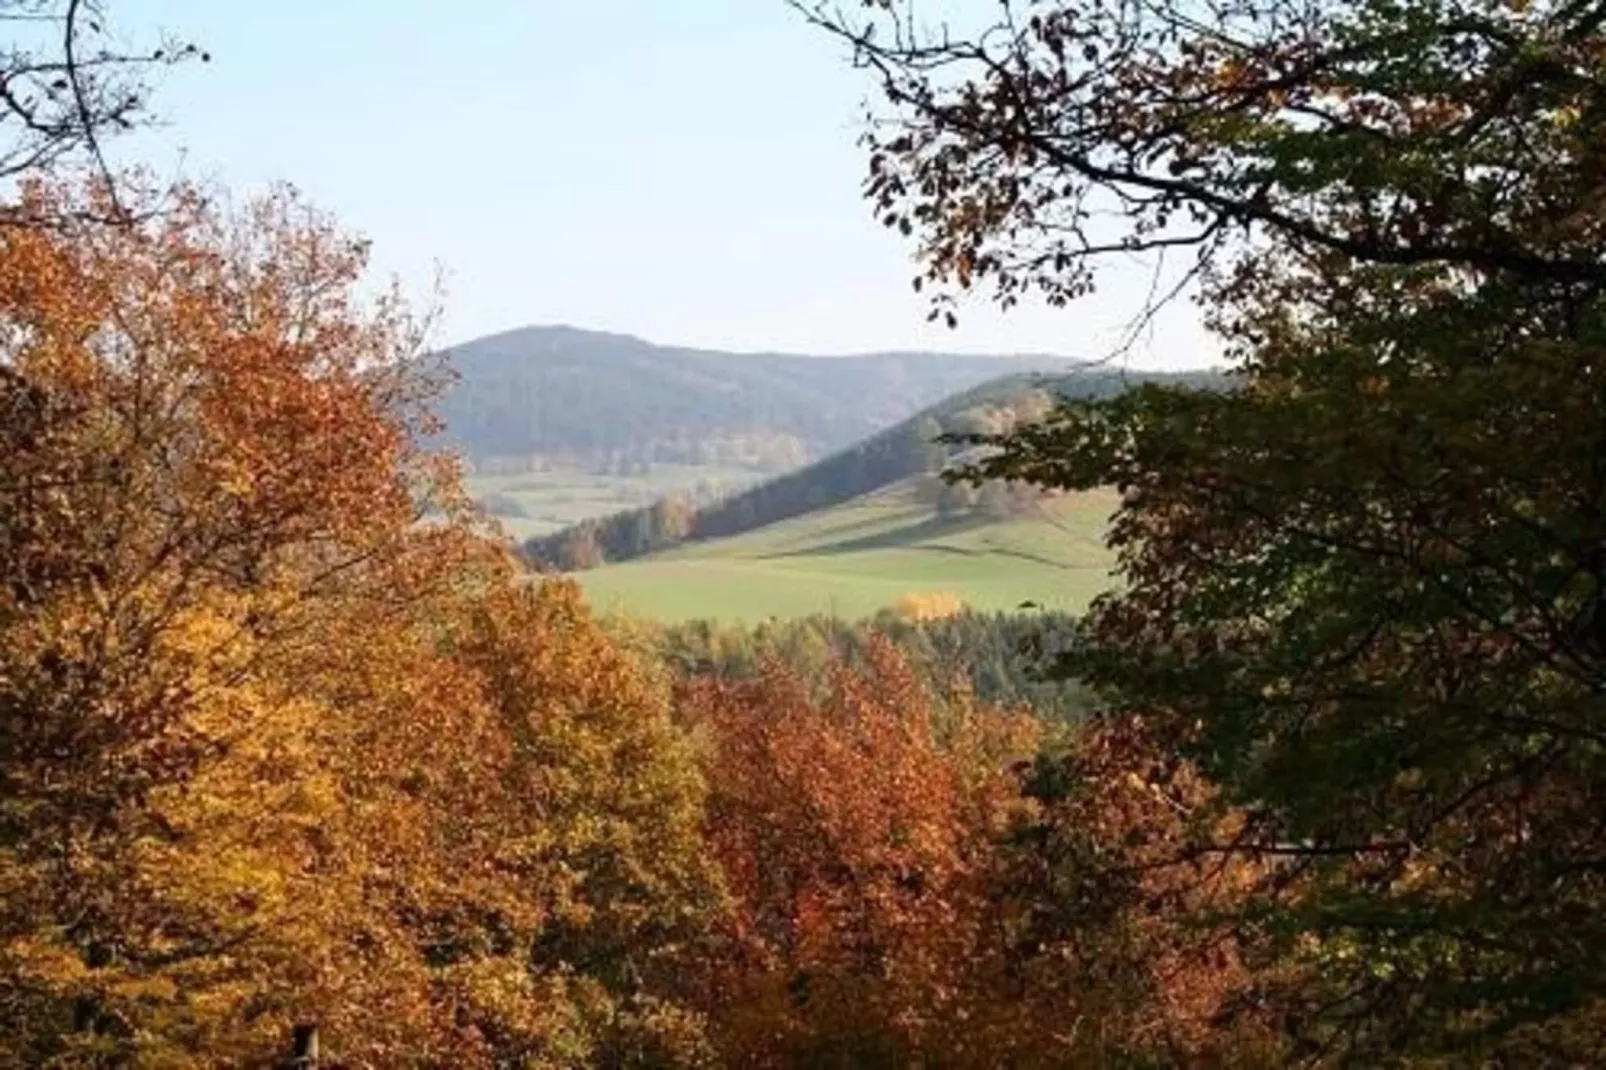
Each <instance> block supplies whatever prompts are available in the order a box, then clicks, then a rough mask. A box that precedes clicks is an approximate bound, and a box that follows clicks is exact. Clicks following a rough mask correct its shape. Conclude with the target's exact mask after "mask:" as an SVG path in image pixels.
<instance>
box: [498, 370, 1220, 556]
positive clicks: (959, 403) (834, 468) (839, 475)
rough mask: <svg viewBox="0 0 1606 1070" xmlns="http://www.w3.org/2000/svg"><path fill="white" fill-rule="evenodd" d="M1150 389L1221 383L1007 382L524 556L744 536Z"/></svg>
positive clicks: (1015, 493) (943, 503)
mask: <svg viewBox="0 0 1606 1070" xmlns="http://www.w3.org/2000/svg"><path fill="white" fill-rule="evenodd" d="M1142 382H1165V383H1172V384H1175V385H1180V386H1198V387H1213V386H1218V385H1219V384H1221V383H1222V382H1223V380H1222V378H1221V377H1220V376H1219V375H1217V374H1215V373H1210V372H1188V373H1179V374H1175V375H1167V374H1155V373H1124V372H1120V371H1118V370H1112V369H1106V368H1099V369H1086V370H1080V371H1075V372H1070V373H1066V374H1061V375H1055V376H1031V375H1014V376H1005V377H1003V378H999V379H994V380H992V381H989V382H987V383H983V384H981V385H979V386H976V387H972V388H971V389H969V390H965V391H963V392H961V393H958V394H956V395H954V396H952V397H949V398H947V399H945V400H943V401H942V402H940V403H939V404H937V405H934V406H932V407H930V408H928V409H926V410H925V411H923V412H921V413H919V414H917V415H915V416H913V417H911V418H909V419H907V420H905V421H903V422H902V423H899V424H897V425H895V426H893V427H890V428H887V429H886V430H883V431H881V432H879V433H877V434H875V435H872V436H870V437H869V438H867V439H865V440H864V441H862V442H859V443H858V444H856V445H854V446H851V447H849V448H848V449H845V450H841V451H839V452H837V453H835V454H833V455H831V456H830V457H827V458H825V459H824V460H821V461H817V462H815V463H814V464H811V465H809V466H807V467H805V468H802V469H799V470H798V471H796V472H791V473H788V474H786V475H783V476H780V477H777V478H775V479H772V480H769V481H767V482H765V483H761V484H759V485H758V486H756V487H753V488H751V489H748V490H745V491H741V492H739V493H737V494H735V495H732V496H730V497H727V498H725V499H723V500H720V501H717V502H714V503H712V504H709V505H704V506H701V507H694V506H693V505H692V503H690V502H687V501H685V500H684V499H680V498H675V497H670V498H665V499H663V500H661V501H658V502H655V503H654V504H652V505H650V506H646V507H644V508H640V509H631V510H627V511H624V512H620V513H616V514H614V515H612V516H607V517H603V518H600V519H594V520H586V521H583V522H581V523H579V524H576V525H574V526H573V527H570V528H567V529H565V530H563V531H559V532H555V533H553V534H551V535H548V536H545V537H542V538H536V539H531V540H529V541H528V542H527V543H526V544H525V552H526V554H527V555H528V556H529V557H530V558H531V559H532V560H535V561H537V562H539V563H541V564H544V565H546V566H548V567H553V568H558V569H562V570H565V571H570V570H575V569H586V568H594V567H596V566H598V565H601V564H604V563H607V562H615V561H626V560H630V559H631V558H635V557H641V556H643V555H645V554H649V553H653V552H655V551H658V550H663V549H667V548H669V547H671V546H674V545H677V544H679V543H681V542H685V541H688V540H694V539H712V538H720V537H724V536H729V535H739V534H741V533H743V532H746V531H752V530H753V529H755V528H760V527H764V526H765V525H768V524H773V523H776V522H778V521H781V520H787V519H790V518H792V517H796V516H801V515H803V514H805V513H809V512H813V511H815V510H818V509H827V508H830V507H831V506H834V505H837V504H840V503H842V502H845V501H848V500H849V499H852V498H856V497H859V496H860V495H862V494H868V493H870V492H872V491H876V490H879V489H881V488H883V487H886V486H889V485H891V484H893V483H896V482H899V481H900V480H905V479H909V478H911V477H919V476H928V475H934V474H935V473H937V472H939V471H940V470H941V469H942V468H943V466H944V465H945V464H947V463H948V462H949V460H950V459H951V458H953V457H954V456H955V455H956V454H957V453H958V452H959V451H961V450H962V449H963V448H964V447H962V446H959V445H954V444H945V443H943V442H940V441H938V439H939V438H940V437H941V436H943V435H950V434H951V435H964V434H998V433H1002V432H1006V431H1009V430H1012V429H1014V428H1015V427H1017V426H1020V425H1022V424H1027V423H1030V422H1032V421H1035V420H1038V419H1041V418H1042V417H1043V416H1044V415H1046V414H1047V413H1048V412H1050V411H1051V409H1052V408H1053V405H1054V402H1055V400H1056V399H1058V398H1089V399H1092V398H1104V397H1110V396H1113V395H1115V394H1118V393H1120V392H1121V391H1123V390H1125V389H1127V387H1129V386H1131V385H1133V384H1136V383H1142ZM928 492H929V494H930V495H931V497H932V499H933V503H934V504H935V505H937V506H938V507H939V508H940V510H941V511H942V512H943V513H945V514H948V515H961V514H967V513H971V512H975V511H980V512H981V513H983V514H985V515H989V516H993V517H995V518H1002V517H1004V516H1007V515H1009V514H1011V513H1012V512H1014V511H1016V510H1017V508H1018V507H1019V506H1020V505H1021V504H1024V503H1023V502H1022V501H1020V500H1019V498H1020V494H1021V490H1020V488H1010V487H1007V486H1005V485H1004V484H1002V483H999V484H995V485H991V486H987V487H983V488H980V489H979V490H977V489H975V488H971V487H966V486H955V487H947V486H943V485H942V484H941V483H940V482H938V481H936V480H935V479H933V480H932V481H931V483H930V484H929V487H928Z"/></svg>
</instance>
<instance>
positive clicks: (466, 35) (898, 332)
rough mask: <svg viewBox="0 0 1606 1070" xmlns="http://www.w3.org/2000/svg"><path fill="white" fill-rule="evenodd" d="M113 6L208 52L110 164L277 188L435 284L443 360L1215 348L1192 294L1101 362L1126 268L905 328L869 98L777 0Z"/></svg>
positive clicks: (897, 257) (906, 307)
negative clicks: (482, 344) (873, 201)
mask: <svg viewBox="0 0 1606 1070" xmlns="http://www.w3.org/2000/svg"><path fill="white" fill-rule="evenodd" d="M948 2H952V3H963V2H964V0H948ZM973 2H974V3H975V4H987V3H989V2H990V0H973ZM111 10H112V13H113V14H114V16H115V19H116V23H117V27H118V32H119V33H121V34H122V35H123V36H125V37H127V38H129V39H131V40H134V41H140V42H145V41H149V40H150V39H151V38H152V37H153V36H154V35H155V33H156V32H157V31H166V32H170V33H172V34H174V35H176V36H178V37H180V38H182V39H184V40H188V41H193V42H195V43H196V44H197V45H199V46H200V47H202V48H204V49H206V50H207V51H208V52H209V53H210V54H211V57H212V58H211V62H210V63H207V64H204V65H202V64H189V65H186V66H183V67H180V68H177V69H174V70H172V71H170V72H168V73H166V74H164V75H163V76H162V77H161V79H160V81H159V83H158V85H157V89H156V94H155V98H154V103H155V109H156V111H157V113H158V115H159V117H160V119H161V123H160V125H159V126H158V127H156V128H154V129H152V130H149V131H145V132H142V133H140V134H137V135H135V136H133V138H132V139H130V140H127V141H125V142H124V143H123V144H122V145H120V146H119V148H118V156H119V157H120V158H123V159H128V158H131V157H132V158H137V159H139V160H141V161H143V162H145V163H147V164H149V165H151V166H153V167H155V168H156V169H157V170H158V172H160V173H164V174H174V175H180V176H183V177H188V178H191V179H196V180H202V181H208V182H216V183H220V184H222V185H224V186H226V187H228V188H229V189H231V190H232V191H235V192H236V193H249V192H251V191H255V190H261V189H263V188H265V187H267V186H268V185H270V184H272V183H275V182H290V183H293V184H294V185H296V186H297V187H299V188H300V189H301V190H302V191H303V192H304V193H305V194H307V196H308V197H309V198H310V199H311V200H312V201H313V202H314V203H315V204H317V205H318V206H320V207H322V208H325V209H327V210H329V211H331V212H332V213H334V215H335V216H336V217H337V218H338V219H339V220H340V221H341V222H342V223H343V224H344V225H346V226H347V227H349V228H351V229H353V230H356V231H358V232H360V233H361V234H363V235H364V236H366V237H367V238H369V239H370V240H371V241H372V242H373V247H374V266H375V269H376V271H378V272H379V273H381V274H382V275H394V276H396V277H398V278H400V280H401V281H402V284H403V286H404V288H405V289H407V290H408V291H409V292H411V293H413V294H417V295H419V296H420V297H426V296H427V295H428V293H429V290H430V283H431V280H432V279H433V278H434V277H435V273H436V270H437V268H439V269H440V270H442V271H443V272H444V279H445V300H444V304H443V318H442V321H441V324H440V327H439V329H438V332H437V342H438V343H439V344H443V345H445V344H451V343H454V342H458V341H463V340H467V339H469V338H472V337H477V336H479V335H483V334H489V333H493V332H496V331H501V330H508V329H512V328H515V327H520V326H525V325H530V324H568V325H572V326H577V327H584V328H591V329H597V330H607V331H616V332H620V333H627V334H634V335H638V336H640V337H643V338H646V339H648V340H650V341H654V342H659V343H664V344H673V345H686V346H698V347H708V348H719V349H733V350H743V351H789V352H805V353H820V354H838V353H849V352H868V351H876V350H887V349H915V348H927V349H930V348H940V349H947V350H954V351H963V352H977V353H1054V354H1060V355H1065V356H1072V357H1082V358H1086V359H1119V360H1120V361H1122V362H1123V363H1126V364H1129V365H1131V366H1134V367H1149V368H1162V367H1172V368H1175V367H1196V366H1200V365H1202V364H1206V363H1209V362H1210V361H1211V360H1212V358H1213V356H1214V351H1213V349H1212V348H1211V345H1210V342H1209V339H1208V338H1207V337H1206V336H1205V335H1204V333H1203V331H1202V330H1201V329H1200V327H1199V325H1198V314H1197V312H1196V310H1195V309H1193V308H1192V307H1191V306H1190V305H1188V304H1186V303H1182V304H1178V305H1175V306H1174V307H1172V308H1170V309H1168V310H1167V312H1166V313H1165V314H1164V315H1163V316H1162V317H1161V318H1160V320H1159V321H1158V322H1157V323H1156V324H1155V325H1154V326H1153V327H1152V328H1151V329H1150V330H1149V331H1148V332H1146V333H1145V334H1144V335H1143V336H1142V337H1140V338H1139V339H1138V341H1137V342H1136V343H1135V344H1134V345H1132V346H1131V347H1130V348H1129V349H1127V350H1126V351H1124V353H1123V354H1121V355H1119V356H1117V350H1118V349H1119V348H1120V343H1121V342H1122V341H1123V339H1125V338H1126V337H1127V335H1128V328H1129V326H1130V324H1131V322H1132V318H1133V316H1134V314H1135V313H1136V312H1137V310H1138V309H1139V308H1140V307H1141V305H1142V301H1143V299H1144V297H1145V295H1146V294H1147V293H1148V290H1149V287H1150V282H1151V272H1150V269H1149V268H1148V267H1147V266H1145V265H1142V264H1137V263H1134V264H1131V265H1123V266H1122V267H1120V268H1119V269H1117V271H1116V272H1115V273H1114V274H1113V275H1112V277H1111V278H1110V279H1109V280H1108V281H1107V282H1106V284H1105V286H1104V289H1103V290H1102V291H1101V293H1099V294H1098V295H1097V296H1095V297H1094V298H1092V299H1090V300H1088V301H1084V302H1081V303H1080V304H1078V305H1074V306H1072V307H1071V308H1070V309H1068V310H1053V309H1048V308H1043V307H1023V308H1018V309H1016V310H1013V311H1011V312H1008V313H1000V312H998V311H997V310H995V309H993V308H992V307H991V306H989V305H988V304H986V303H985V302H981V301H977V302H975V303H972V304H971V305H969V306H967V307H966V308H965V310H964V313H963V316H962V319H961V324H960V327H959V329H958V330H955V331H950V330H948V329H946V328H944V327H941V326H938V325H933V324H928V323H926V322H925V311H926V309H927V307H928V306H927V305H926V303H925V299H924V298H922V297H920V296H918V295H916V294H915V293H914V292H913V290H912V288H911V286H910V280H911V278H912V277H913V275H914V274H915V273H916V265H915V263H914V260H913V253H914V249H913V245H912V243H911V242H909V241H908V240H907V239H903V238H901V237H899V236H898V235H897V234H895V233H894V232H891V231H888V230H885V229H883V228H882V227H880V226H879V225H878V224H877V223H876V222H875V220H874V219H873V217H872V214H871V212H870V210H869V207H868V205H867V204H866V203H865V202H864V201H863V199H862V197H861V196H860V186H861V181H862V178H863V175H864V171H865V159H864V154H863V150H862V149H861V148H860V147H859V146H858V145H857V143H856V141H857V137H858V134H859V132H860V129H861V126H860V123H861V116H862V114H863V104H864V102H865V101H866V100H867V99H868V98H869V94H870V92H871V90H872V88H873V87H872V86H870V85H869V83H868V82H867V81H866V80H865V79H864V76H863V75H862V74H860V73H859V72H857V71H855V70H853V68H852V66H851V64H850V63H849V61H848V56H847V54H846V52H845V50H844V49H843V48H842V46H841V45H840V44H839V43H837V42H835V41H833V40H831V39H830V38H829V37H827V36H825V35H824V34H822V33H821V32H819V31H818V30H815V29H813V28H811V27H809V26H808V25H806V24H805V23H804V22H803V20H802V19H801V17H800V16H799V15H798V14H797V13H796V12H794V11H793V10H791V9H790V8H789V7H788V6H787V5H786V3H785V2H784V0H568V2H558V0H476V2H474V3H467V2H458V3H451V2H447V0H271V2H248V0H116V2H115V3H113V4H112V5H111Z"/></svg>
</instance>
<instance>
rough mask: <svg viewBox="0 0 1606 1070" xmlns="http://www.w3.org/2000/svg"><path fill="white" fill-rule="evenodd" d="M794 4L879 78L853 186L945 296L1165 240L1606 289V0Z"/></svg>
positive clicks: (1081, 271)
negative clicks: (942, 14)
mask: <svg viewBox="0 0 1606 1070" xmlns="http://www.w3.org/2000/svg"><path fill="white" fill-rule="evenodd" d="M794 5H795V6H798V7H802V8H804V9H805V10H806V11H807V13H808V15H809V17H810V19H811V20H812V21H813V22H814V23H815V24H816V25H818V26H821V27H824V28H825V29H827V30H828V31H830V32H831V33H833V34H834V35H836V36H837V37H838V38H839V39H840V40H842V41H843V42H845V43H846V44H847V45H849V46H850V47H851V49H852V51H853V55H854V57H855V58H856V60H857V61H858V63H859V64H860V65H861V66H863V67H864V68H866V69H867V70H869V71H870V72H871V73H872V74H873V76H874V77H875V79H876V80H877V82H878V83H879V88H880V93H881V98H882V101H881V105H880V106H879V107H878V108H876V109H874V110H873V111H872V123H871V125H870V127H869V133H868V134H867V135H866V141H867V144H868V147H869V161H870V172H869V178H868V183H867V187H866V189H867V192H868V194H869V197H870V199H871V200H872V202H873V203H874V205H875V207H876V211H877V212H878V213H879V214H880V215H881V216H882V218H883V220H884V222H886V223H887V224H888V225H890V226H894V227H897V228H899V229H901V230H902V231H903V232H904V233H905V234H910V233H913V234H916V235H918V240H919V242H920V248H921V253H922V256H923V259H924V263H925V272H924V278H925V280H926V281H928V282H931V283H935V284H937V285H938V287H939V294H938V299H939V301H941V300H944V299H946V298H948V297H951V295H952V293H953V292H954V291H956V290H968V289H972V288H975V287H987V288H989V289H990V290H991V292H992V293H993V294H994V296H996V297H997V298H998V299H999V300H1001V301H1002V302H1004V303H1005V304H1013V303H1014V302H1016V301H1018V300H1019V299H1020V298H1021V297H1022V296H1024V295H1025V294H1027V293H1034V292H1035V293H1040V294H1042V295H1044V296H1046V298H1047V299H1048V300H1049V301H1050V302H1052V303H1056V304H1060V303H1063V302H1065V301H1067V300H1069V299H1071V298H1074V297H1077V296H1079V295H1081V294H1084V293H1087V292H1089V290H1090V289H1091V288H1092V287H1093V285H1094V283H1095V280H1096V268H1097V264H1098V262H1099V261H1100V260H1101V259H1103V258H1105V257H1108V256H1110V255H1111V254H1127V253H1141V252H1145V251H1156V250H1165V249H1179V250H1187V251H1192V252H1193V253H1194V254H1195V255H1196V256H1197V258H1198V260H1199V262H1200V263H1201V264H1202V265H1205V266H1209V267H1215V268H1222V267H1225V266H1227V265H1230V264H1236V265H1238V266H1239V267H1241V268H1243V269H1245V270H1253V265H1254V259H1253V258H1254V256H1255V255H1256V254H1257V253H1258V252H1261V251H1264V250H1267V249H1275V250H1277V251H1278V252H1279V253H1283V254H1288V255H1296V256H1299V257H1302V258H1313V257H1320V256H1323V255H1335V254H1336V255H1342V256H1346V257H1352V258H1355V259H1357V260H1363V261H1367V262H1371V263H1379V264H1397V265H1412V264H1443V265H1446V266H1449V267H1452V268H1455V269H1457V270H1458V271H1465V272H1468V273H1472V274H1475V275H1479V276H1487V275H1490V274H1497V273H1498V274H1503V275H1509V276H1511V277H1513V278H1518V279H1523V280H1528V281H1532V282H1545V283H1560V284H1567V283H1576V284H1580V285H1600V284H1601V283H1603V282H1606V266H1603V265H1602V263H1601V260H1600V256H1599V249H1600V247H1601V244H1602V240H1603V238H1606V233H1603V230H1602V227H1603V224H1602V222H1601V213H1600V208H1601V205H1602V203H1603V200H1606V147H1603V146H1606V125H1603V124H1606V77H1603V74H1602V67H1601V58H1600V54H1599V42H1600V32H1601V27H1602V23H1603V22H1606V9H1603V8H1602V6H1601V5H1600V4H1598V3H1591V2H1587V0H1570V2H1553V3H1529V2H1526V0H1508V2H1485V0H1438V2H1434V3H1402V2H1398V0H1366V2H1362V3H1355V4H1351V3H1337V2H1318V3H1311V4H1304V3H1299V4H1296V3H1291V2H1285V0H1224V2H1218V3H1210V4H1195V3H1188V2H1179V0H1157V2H1127V0H1052V2H1046V0H1004V2H1003V3H1001V4H994V5H987V7H988V8H990V9H991V11H992V12H993V14H991V15H984V14H981V12H980V10H978V11H977V12H976V17H977V18H978V19H980V20H981V21H980V22H978V23H977V24H976V25H974V26H971V25H966V26H964V27H962V30H955V29H952V28H951V27H950V26H949V25H947V24H937V25H929V24H928V23H927V22H926V21H925V20H923V19H922V17H921V12H922V7H921V5H919V4H917V3H913V2H910V0H865V2H864V3H863V4H861V5H859V6H857V7H850V8H842V7H833V6H828V5H824V4H818V5H817V4H813V3H803V2H801V0H794ZM978 7H980V6H978Z"/></svg>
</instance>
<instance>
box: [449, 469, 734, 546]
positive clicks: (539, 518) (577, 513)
mask: <svg viewBox="0 0 1606 1070" xmlns="http://www.w3.org/2000/svg"><path fill="white" fill-rule="evenodd" d="M763 478H766V474H765V473H763V472H760V471H757V470H755V469H753V468H747V467H741V466H737V465H730V466H718V465H692V464H654V465H653V466H652V467H651V469H650V470H648V471H647V472H644V473H642V474H639V475H612V474H606V473H596V472H585V471H580V470H576V469H569V470H564V471H550V472H515V473H510V474H502V475H483V474H476V475H472V476H469V477H468V480H467V485H468V491H469V493H470V494H472V495H473V496H474V498H475V499H476V500H477V501H479V502H480V503H481V504H482V505H485V506H486V508H487V509H488V510H489V511H490V512H491V513H492V514H493V515H494V516H495V517H496V519H497V520H499V521H501V523H502V526H503V527H505V528H506V529H507V531H508V534H510V535H512V536H513V537H514V538H515V539H518V540H519V541H521V542H522V541H523V540H525V539H530V538H535V537H537V536H541V535H550V534H551V533H552V532H554V531H559V530H561V529H563V528H566V527H569V526H570V525H571V524H578V523H579V522H580V521H582V520H589V519H591V518H592V517H599V516H607V515H608V514H610V513H617V512H622V511H623V510H626V509H634V508H636V507H638V506H642V505H648V504H651V503H652V502H655V501H657V500H658V499H660V498H665V497H668V496H669V495H672V494H678V493H689V492H691V491H692V490H693V489H695V488H696V487H698V486H699V485H701V486H703V487H705V488H710V487H718V488H720V489H721V491H722V492H724V493H730V492H734V491H736V490H740V489H742V488H744V487H747V486H750V485H752V484H753V483H756V482H757V481H759V480H760V479H763ZM510 506H511V508H509V507H510Z"/></svg>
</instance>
